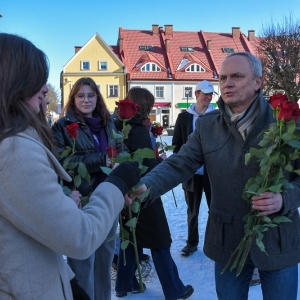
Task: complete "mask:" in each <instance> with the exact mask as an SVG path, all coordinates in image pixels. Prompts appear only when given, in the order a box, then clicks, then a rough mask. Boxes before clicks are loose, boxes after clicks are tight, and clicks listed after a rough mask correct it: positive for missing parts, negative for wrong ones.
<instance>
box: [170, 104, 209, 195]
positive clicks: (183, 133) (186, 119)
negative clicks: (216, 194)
mask: <svg viewBox="0 0 300 300" xmlns="http://www.w3.org/2000/svg"><path fill="white" fill-rule="evenodd" d="M210 106H211V105H210ZM211 110H213V108H211V107H209V111H211ZM190 111H191V107H189V109H188V110H187V111H184V112H182V113H180V114H179V115H178V117H177V120H176V124H175V128H174V133H173V138H172V145H174V146H175V148H174V149H173V153H178V152H179V150H180V148H181V146H182V145H183V144H185V143H186V142H187V140H188V138H189V135H190V134H191V133H192V132H193V118H194V115H195V114H196V112H194V113H191V112H190ZM203 176H205V180H206V182H209V179H208V175H207V172H206V170H205V172H204V174H203ZM194 179H195V175H193V176H192V177H191V178H189V179H188V180H187V181H186V182H183V183H182V188H183V189H184V190H186V191H189V192H194V186H195V183H194ZM196 182H197V181H196Z"/></svg>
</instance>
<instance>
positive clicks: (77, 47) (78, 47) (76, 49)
mask: <svg viewBox="0 0 300 300" xmlns="http://www.w3.org/2000/svg"><path fill="white" fill-rule="evenodd" d="M81 48H82V47H81V46H75V54H76V53H77V52H78V51H79V50H80V49H81Z"/></svg>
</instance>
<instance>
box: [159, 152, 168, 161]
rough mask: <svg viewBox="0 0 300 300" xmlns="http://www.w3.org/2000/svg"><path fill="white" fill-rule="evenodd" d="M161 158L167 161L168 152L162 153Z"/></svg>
mask: <svg viewBox="0 0 300 300" xmlns="http://www.w3.org/2000/svg"><path fill="white" fill-rule="evenodd" d="M159 157H160V158H161V159H163V160H165V159H166V158H167V154H166V152H164V153H162V154H161V155H160V156H159Z"/></svg>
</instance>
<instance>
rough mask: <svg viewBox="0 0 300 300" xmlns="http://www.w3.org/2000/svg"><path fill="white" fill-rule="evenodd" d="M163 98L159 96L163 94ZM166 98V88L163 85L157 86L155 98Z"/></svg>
mask: <svg viewBox="0 0 300 300" xmlns="http://www.w3.org/2000/svg"><path fill="white" fill-rule="evenodd" d="M161 93H162V95H161V96H159V94H161ZM164 97H165V87H164V86H163V85H156V86H155V98H160V99H162V98H164Z"/></svg>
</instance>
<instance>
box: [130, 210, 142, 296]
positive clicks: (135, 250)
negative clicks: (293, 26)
mask: <svg viewBox="0 0 300 300" xmlns="http://www.w3.org/2000/svg"><path fill="white" fill-rule="evenodd" d="M128 214H129V219H130V220H131V219H132V213H131V207H130V205H128ZM132 238H133V248H134V253H135V261H136V265H137V269H138V274H139V284H140V288H141V292H144V285H143V280H142V272H141V268H140V261H139V254H138V250H137V242H136V235H135V227H133V228H132Z"/></svg>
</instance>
